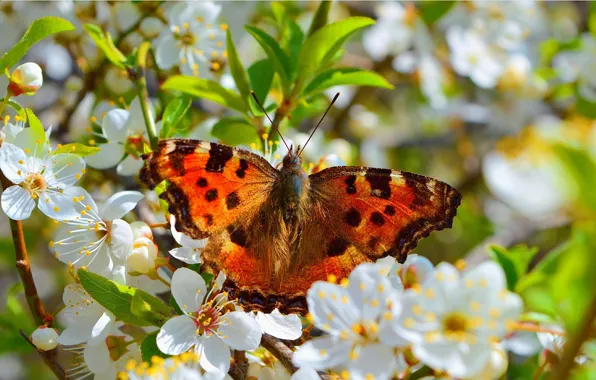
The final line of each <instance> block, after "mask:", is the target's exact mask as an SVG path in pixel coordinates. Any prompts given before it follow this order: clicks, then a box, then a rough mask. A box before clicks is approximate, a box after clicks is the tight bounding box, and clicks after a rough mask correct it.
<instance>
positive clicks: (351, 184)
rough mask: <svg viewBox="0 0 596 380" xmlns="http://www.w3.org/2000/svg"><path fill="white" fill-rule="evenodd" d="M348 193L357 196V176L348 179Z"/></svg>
mask: <svg viewBox="0 0 596 380" xmlns="http://www.w3.org/2000/svg"><path fill="white" fill-rule="evenodd" d="M345 182H346V193H348V194H356V176H355V175H351V176H349V177H348V178H346V181H345Z"/></svg>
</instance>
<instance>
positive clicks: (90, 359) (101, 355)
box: [83, 342, 112, 374]
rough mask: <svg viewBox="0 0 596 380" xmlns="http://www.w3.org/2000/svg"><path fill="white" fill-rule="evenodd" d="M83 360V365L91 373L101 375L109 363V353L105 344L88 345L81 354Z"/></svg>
mask: <svg viewBox="0 0 596 380" xmlns="http://www.w3.org/2000/svg"><path fill="white" fill-rule="evenodd" d="M83 357H84V358H85V364H86V365H87V367H88V368H89V370H90V371H91V372H93V373H94V374H95V373H103V372H105V371H106V368H109V367H110V366H111V364H112V363H110V351H109V350H108V346H107V345H106V343H105V342H101V343H99V344H88V345H87V346H86V347H85V351H84V352H83Z"/></svg>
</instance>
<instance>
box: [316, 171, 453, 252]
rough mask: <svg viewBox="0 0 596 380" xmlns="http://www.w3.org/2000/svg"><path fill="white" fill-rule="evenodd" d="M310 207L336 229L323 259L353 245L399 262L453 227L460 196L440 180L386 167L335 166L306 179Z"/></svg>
mask: <svg viewBox="0 0 596 380" xmlns="http://www.w3.org/2000/svg"><path fill="white" fill-rule="evenodd" d="M309 179H310V186H311V196H312V198H313V204H318V208H319V209H320V210H321V214H322V215H323V217H324V218H325V219H326V223H327V225H329V226H331V229H333V231H335V234H334V235H331V236H330V237H329V238H327V239H326V243H325V245H324V249H325V254H326V255H327V256H335V255H338V254H342V253H343V251H344V250H345V249H347V248H348V247H350V246H355V247H356V248H357V249H358V251H359V252H361V253H363V254H365V255H366V256H367V257H368V259H369V260H372V261H374V260H376V259H378V258H380V257H384V256H388V255H390V256H393V257H396V258H397V259H398V261H400V262H403V261H405V259H406V255H407V253H408V252H409V251H410V250H412V249H413V248H414V247H416V244H417V242H418V240H420V239H422V238H424V237H426V236H428V235H429V234H430V232H431V231H434V230H441V229H444V228H448V227H451V224H452V221H453V218H454V217H455V214H456V211H457V206H459V204H460V201H461V195H460V194H459V193H458V192H457V191H456V190H455V189H454V188H452V187H451V186H449V185H447V184H446V183H443V182H441V181H438V180H435V179H432V178H429V177H425V176H421V175H418V174H413V173H408V172H401V171H396V170H390V169H374V168H365V167H333V168H329V169H325V170H323V171H321V172H318V173H315V174H312V175H310V177H309Z"/></svg>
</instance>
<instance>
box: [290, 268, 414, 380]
mask: <svg viewBox="0 0 596 380" xmlns="http://www.w3.org/2000/svg"><path fill="white" fill-rule="evenodd" d="M387 273H388V270H387V268H386V267H385V266H383V265H378V264H370V263H366V264H360V265H359V266H358V267H356V269H354V270H353V271H352V273H351V274H350V276H349V279H348V286H347V287H343V286H341V285H336V284H330V283H328V282H322V281H317V282H315V283H314V284H313V286H312V287H311V288H310V289H309V291H308V293H307V302H308V310H309V312H310V315H311V316H312V319H313V323H314V325H315V326H316V327H317V328H319V329H321V330H323V331H324V332H326V333H327V335H324V336H322V337H319V338H314V339H312V340H310V341H308V342H306V343H305V344H303V345H302V346H301V347H300V350H298V351H297V352H296V353H295V355H294V358H293V361H294V363H295V364H296V365H297V366H298V367H306V368H312V369H315V370H327V369H333V370H336V371H337V370H346V371H349V372H350V375H351V376H350V377H352V376H353V377H354V378H358V379H360V378H365V377H373V378H381V379H387V378H391V377H392V376H393V375H395V374H398V373H400V372H401V371H402V370H404V369H405V366H403V367H402V364H403V363H402V360H403V358H400V353H399V351H397V350H396V348H397V347H402V346H405V345H407V344H408V342H407V341H405V340H404V339H402V338H401V337H400V336H399V335H397V334H396V333H395V331H394V329H393V328H392V326H391V325H392V324H393V322H394V320H396V319H397V313H398V312H399V304H400V303H401V301H399V292H398V291H397V290H396V289H394V288H393V287H392V286H391V284H390V282H389V279H388V278H387Z"/></svg>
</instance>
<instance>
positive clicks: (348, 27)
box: [298, 17, 375, 82]
mask: <svg viewBox="0 0 596 380" xmlns="http://www.w3.org/2000/svg"><path fill="white" fill-rule="evenodd" d="M374 23H375V22H374V20H372V19H370V18H368V17H349V18H347V19H344V20H341V21H337V22H334V23H333V24H329V25H325V26H324V27H322V28H321V29H319V30H318V31H317V32H316V33H315V34H313V35H312V36H310V37H308V39H307V40H306V41H305V42H304V44H303V45H302V47H301V48H300V54H299V56H298V80H299V81H302V82H306V81H307V80H308V79H309V78H310V77H311V76H312V75H314V74H316V73H317V72H319V71H320V70H322V69H324V68H326V65H327V63H328V62H329V61H330V60H331V59H332V58H333V57H334V56H335V53H337V51H338V50H339V49H340V48H341V47H342V45H343V44H344V43H345V42H346V41H347V40H348V38H349V37H350V36H351V35H352V34H354V33H355V32H356V31H358V30H360V29H362V28H364V27H366V26H369V25H372V24H374Z"/></svg>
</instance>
